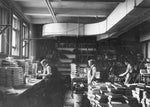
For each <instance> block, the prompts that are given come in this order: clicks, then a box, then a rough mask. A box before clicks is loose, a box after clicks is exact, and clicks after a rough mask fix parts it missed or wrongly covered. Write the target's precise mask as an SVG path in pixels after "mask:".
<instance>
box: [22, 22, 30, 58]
mask: <svg viewBox="0 0 150 107" xmlns="http://www.w3.org/2000/svg"><path fill="white" fill-rule="evenodd" d="M22 46H23V50H22V55H23V56H24V57H28V48H29V45H28V26H27V25H26V24H25V23H23V42H22Z"/></svg>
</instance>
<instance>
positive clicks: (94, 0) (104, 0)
mask: <svg viewBox="0 0 150 107" xmlns="http://www.w3.org/2000/svg"><path fill="white" fill-rule="evenodd" d="M53 1H55V0H53ZM61 1H84V2H85V1H86V2H124V1H125V0H61Z"/></svg>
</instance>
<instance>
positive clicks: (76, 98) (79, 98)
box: [73, 93, 83, 107]
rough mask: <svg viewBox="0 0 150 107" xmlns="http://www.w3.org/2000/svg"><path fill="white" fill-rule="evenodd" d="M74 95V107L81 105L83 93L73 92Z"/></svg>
mask: <svg viewBox="0 0 150 107" xmlns="http://www.w3.org/2000/svg"><path fill="white" fill-rule="evenodd" d="M73 97H74V107H81V106H82V100H83V94H76V93H74V94H73Z"/></svg>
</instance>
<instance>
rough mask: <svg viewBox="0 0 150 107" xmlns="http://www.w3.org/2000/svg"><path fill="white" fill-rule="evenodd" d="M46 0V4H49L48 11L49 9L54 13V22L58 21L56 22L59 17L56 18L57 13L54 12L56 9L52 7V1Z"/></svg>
mask: <svg viewBox="0 0 150 107" xmlns="http://www.w3.org/2000/svg"><path fill="white" fill-rule="evenodd" d="M45 2H46V5H47V8H48V11H49V12H50V14H51V15H52V19H53V21H54V23H56V22H57V19H56V15H55V13H54V9H53V7H52V4H51V2H50V1H49V0H45Z"/></svg>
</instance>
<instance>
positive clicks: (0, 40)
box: [0, 4, 9, 54]
mask: <svg viewBox="0 0 150 107" xmlns="http://www.w3.org/2000/svg"><path fill="white" fill-rule="evenodd" d="M8 18H9V10H7V9H5V8H4V7H3V4H1V5H0V25H3V26H0V30H2V29H4V28H5V27H6V25H8V22H9V20H8ZM8 30H9V29H8V28H7V29H6V30H4V31H3V32H1V34H0V53H3V54H6V53H7V44H8V42H7V38H8Z"/></svg>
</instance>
